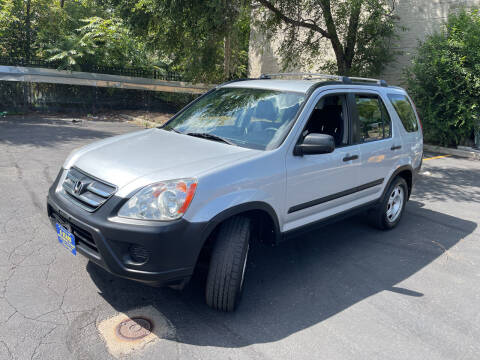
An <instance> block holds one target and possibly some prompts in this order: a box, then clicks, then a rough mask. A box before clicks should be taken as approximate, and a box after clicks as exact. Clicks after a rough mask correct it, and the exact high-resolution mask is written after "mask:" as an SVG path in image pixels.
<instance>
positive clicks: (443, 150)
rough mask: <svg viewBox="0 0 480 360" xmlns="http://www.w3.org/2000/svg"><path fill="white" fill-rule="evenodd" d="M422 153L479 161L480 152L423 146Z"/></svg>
mask: <svg viewBox="0 0 480 360" xmlns="http://www.w3.org/2000/svg"><path fill="white" fill-rule="evenodd" d="M423 150H424V151H429V152H434V153H439V154H446V155H454V156H458V157H462V158H468V159H474V160H480V151H475V150H460V149H451V148H446V147H442V146H435V145H427V144H424V145H423Z"/></svg>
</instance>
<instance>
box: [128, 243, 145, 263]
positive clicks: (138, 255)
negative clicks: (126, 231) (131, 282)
mask: <svg viewBox="0 0 480 360" xmlns="http://www.w3.org/2000/svg"><path fill="white" fill-rule="evenodd" d="M130 258H131V259H132V261H134V262H136V263H140V264H144V263H146V262H147V261H148V259H150V252H149V251H148V250H147V249H145V248H144V247H143V246H140V245H131V246H130Z"/></svg>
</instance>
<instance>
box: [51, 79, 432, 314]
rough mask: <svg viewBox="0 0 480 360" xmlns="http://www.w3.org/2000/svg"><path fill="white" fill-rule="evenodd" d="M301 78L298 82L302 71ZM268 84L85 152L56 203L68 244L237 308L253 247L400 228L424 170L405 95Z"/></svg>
mask: <svg viewBox="0 0 480 360" xmlns="http://www.w3.org/2000/svg"><path fill="white" fill-rule="evenodd" d="M297 75H298V74H297ZM300 75H301V79H300V80H291V79H290V80H287V79H285V77H288V78H292V77H293V75H292V74H287V75H281V74H274V75H264V76H262V77H261V78H259V79H254V80H244V81H234V82H229V83H225V84H222V85H220V86H217V87H216V88H214V89H213V90H211V91H209V92H208V93H206V94H205V95H203V96H201V97H199V98H198V99H196V100H195V101H194V102H192V103H191V104H189V105H188V106H187V107H185V108H184V109H183V110H181V111H180V112H179V113H178V114H176V115H175V116H174V117H173V118H172V119H171V120H170V121H168V122H167V123H166V124H165V125H164V126H163V127H161V128H155V129H149V130H141V131H138V132H134V133H129V134H126V135H122V136H116V137H112V138H108V139H105V140H102V141H99V142H95V143H93V144H90V145H87V146H85V147H83V148H81V149H78V150H76V151H74V152H73V153H72V154H71V155H70V156H69V157H68V158H67V160H66V161H65V163H64V165H63V167H62V169H61V171H60V173H59V174H58V176H57V178H56V180H55V182H54V184H53V185H52V187H51V188H50V190H49V194H48V199H47V202H48V216H49V218H50V219H51V221H52V224H53V225H54V227H55V228H56V231H57V237H58V240H59V242H60V243H61V244H63V245H64V246H65V247H66V248H67V249H68V250H69V251H70V252H71V253H73V254H76V253H77V251H78V252H79V253H81V254H82V255H84V256H86V257H87V258H89V259H90V260H91V261H92V262H94V263H96V264H98V265H100V266H101V267H103V268H105V269H106V270H108V271H110V272H111V273H113V274H116V275H119V276H122V277H124V278H128V279H132V280H137V281H140V282H143V283H147V284H150V285H155V286H158V285H169V286H173V287H178V288H181V287H182V286H183V285H185V284H186V283H187V282H188V280H189V279H190V277H191V276H192V274H193V273H194V270H195V268H196V266H197V264H198V263H199V262H206V264H208V269H209V270H208V276H207V280H206V301H207V303H208V305H210V306H211V307H213V308H215V309H219V310H223V311H232V310H234V309H235V307H236V305H237V304H238V301H239V296H240V294H241V292H242V288H243V281H244V274H245V267H246V264H247V257H248V252H249V246H250V244H252V242H254V241H266V242H273V243H276V242H279V241H281V240H282V239H285V238H287V237H288V236H289V235H290V234H292V233H294V232H296V231H298V230H300V229H305V228H306V227H307V226H308V227H310V226H313V225H318V224H324V223H325V222H327V221H330V220H332V219H334V218H339V217H343V216H344V215H346V214H351V213H353V212H357V211H360V210H362V211H366V212H367V214H368V217H369V219H370V221H371V223H372V224H373V225H375V226H376V227H378V228H380V229H392V228H394V227H395V226H396V225H397V224H398V223H399V221H400V219H401V217H402V213H403V211H404V208H405V203H406V201H407V200H408V199H409V196H410V194H411V192H412V186H413V183H414V180H415V176H416V174H417V172H418V171H419V169H420V166H421V164H422V155H423V137H422V129H421V124H420V122H419V119H418V116H417V114H416V111H415V108H414V106H413V103H412V101H411V99H410V98H409V96H408V95H407V93H406V92H405V91H404V90H403V89H401V88H398V87H391V86H387V84H386V83H385V82H384V81H380V80H373V79H360V78H349V77H339V76H327V75H320V74H309V75H305V76H304V74H300Z"/></svg>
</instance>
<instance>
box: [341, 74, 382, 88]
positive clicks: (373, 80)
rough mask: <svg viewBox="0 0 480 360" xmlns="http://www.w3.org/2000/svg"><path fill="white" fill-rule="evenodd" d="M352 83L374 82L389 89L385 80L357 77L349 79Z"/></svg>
mask: <svg viewBox="0 0 480 360" xmlns="http://www.w3.org/2000/svg"><path fill="white" fill-rule="evenodd" d="M348 78H349V79H350V80H351V81H352V82H367V83H368V82H373V83H375V84H377V85H380V86H384V87H388V84H387V82H386V81H385V80H380V79H371V78H363V77H355V76H351V77H350V76H349V77H348Z"/></svg>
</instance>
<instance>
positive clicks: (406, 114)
mask: <svg viewBox="0 0 480 360" xmlns="http://www.w3.org/2000/svg"><path fill="white" fill-rule="evenodd" d="M388 98H389V99H390V102H391V103H392V105H393V107H394V108H395V111H396V112H397V114H398V117H399V118H400V120H401V121H402V124H403V127H404V128H405V130H407V131H408V132H416V131H418V123H417V116H416V115H415V110H413V107H412V104H411V103H410V100H408V98H407V97H406V96H405V95H401V94H388Z"/></svg>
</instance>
